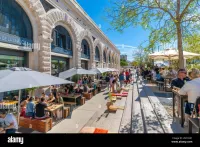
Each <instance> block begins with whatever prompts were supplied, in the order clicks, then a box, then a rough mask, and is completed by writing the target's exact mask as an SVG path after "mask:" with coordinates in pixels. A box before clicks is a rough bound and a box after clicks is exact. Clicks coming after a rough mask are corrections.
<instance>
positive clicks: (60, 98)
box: [55, 93, 64, 104]
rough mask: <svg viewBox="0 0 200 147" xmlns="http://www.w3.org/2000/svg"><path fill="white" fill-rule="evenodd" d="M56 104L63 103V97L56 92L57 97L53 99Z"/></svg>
mask: <svg viewBox="0 0 200 147" xmlns="http://www.w3.org/2000/svg"><path fill="white" fill-rule="evenodd" d="M55 103H56V104H64V102H63V98H62V97H61V95H60V93H58V94H57V97H56V99H55Z"/></svg>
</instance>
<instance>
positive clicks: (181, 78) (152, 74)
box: [136, 65, 200, 126]
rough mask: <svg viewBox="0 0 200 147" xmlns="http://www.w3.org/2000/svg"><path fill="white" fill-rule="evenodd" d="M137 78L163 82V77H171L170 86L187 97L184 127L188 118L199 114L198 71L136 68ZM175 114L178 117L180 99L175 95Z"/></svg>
mask: <svg viewBox="0 0 200 147" xmlns="http://www.w3.org/2000/svg"><path fill="white" fill-rule="evenodd" d="M136 74H137V76H142V77H143V78H144V79H147V78H149V79H150V80H151V81H155V82H157V81H162V82H164V78H165V77H171V78H172V80H171V81H170V86H171V88H172V89H176V90H177V91H178V93H179V94H180V95H187V96H188V101H186V102H185V120H186V121H185V124H184V125H185V126H188V118H189V117H190V116H191V115H193V114H194V112H195V113H196V114H197V115H199V113H200V111H199V110H200V90H199V89H200V70H199V69H196V68H192V69H191V70H189V71H188V72H187V71H186V69H179V70H175V69H172V68H171V67H169V68H165V67H160V68H159V67H158V66H157V65H156V66H155V67H153V68H152V69H150V68H143V67H136ZM175 99H176V105H177V114H178V115H180V110H181V108H180V99H179V97H178V96H177V95H176V96H175Z"/></svg>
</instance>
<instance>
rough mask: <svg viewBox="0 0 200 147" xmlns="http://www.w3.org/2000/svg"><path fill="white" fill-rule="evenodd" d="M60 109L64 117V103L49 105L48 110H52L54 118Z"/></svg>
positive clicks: (51, 113)
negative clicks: (54, 114)
mask: <svg viewBox="0 0 200 147" xmlns="http://www.w3.org/2000/svg"><path fill="white" fill-rule="evenodd" d="M58 109H61V111H62V119H63V114H64V105H63V104H52V105H51V106H48V107H47V109H45V110H46V111H48V112H50V116H51V118H52V120H53V113H54V112H55V111H57V110H58Z"/></svg>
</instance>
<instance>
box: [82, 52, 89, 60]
mask: <svg viewBox="0 0 200 147" xmlns="http://www.w3.org/2000/svg"><path fill="white" fill-rule="evenodd" d="M81 58H84V59H90V55H86V54H83V53H81Z"/></svg>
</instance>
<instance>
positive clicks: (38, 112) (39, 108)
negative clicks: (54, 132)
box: [35, 98, 47, 119]
mask: <svg viewBox="0 0 200 147" xmlns="http://www.w3.org/2000/svg"><path fill="white" fill-rule="evenodd" d="M44 100H45V99H44V98H41V100H40V102H39V103H38V104H37V105H36V106H35V118H36V119H44V118H46V117H47V115H46V114H45V108H47V104H46V103H45V102H44Z"/></svg>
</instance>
